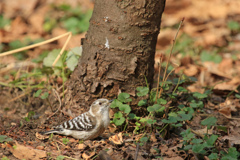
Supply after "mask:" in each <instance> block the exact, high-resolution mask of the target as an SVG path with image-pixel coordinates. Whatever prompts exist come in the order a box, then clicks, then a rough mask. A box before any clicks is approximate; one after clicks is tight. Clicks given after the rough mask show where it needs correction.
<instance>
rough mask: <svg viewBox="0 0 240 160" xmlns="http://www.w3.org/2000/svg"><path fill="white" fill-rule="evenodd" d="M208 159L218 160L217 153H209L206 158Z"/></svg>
mask: <svg viewBox="0 0 240 160" xmlns="http://www.w3.org/2000/svg"><path fill="white" fill-rule="evenodd" d="M208 158H209V159H210V160H218V159H219V157H218V154H217V153H211V154H210V155H209V156H208Z"/></svg>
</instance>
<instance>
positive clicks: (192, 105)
mask: <svg viewBox="0 0 240 160" xmlns="http://www.w3.org/2000/svg"><path fill="white" fill-rule="evenodd" d="M190 106H191V107H192V108H203V107H204V104H203V102H202V101H198V102H195V101H192V102H191V103H190Z"/></svg>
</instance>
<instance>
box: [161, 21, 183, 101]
mask: <svg viewBox="0 0 240 160" xmlns="http://www.w3.org/2000/svg"><path fill="white" fill-rule="evenodd" d="M183 21H184V18H183V19H182V20H181V22H180V24H179V26H178V29H177V33H176V35H175V37H174V39H173V44H172V47H171V50H170V53H169V57H168V60H167V64H166V68H165V71H164V74H163V82H165V81H166V80H167V79H166V75H167V70H168V64H169V62H170V58H171V56H172V52H173V48H174V45H175V43H176V39H177V35H178V32H179V30H180V28H181V27H182V24H183ZM163 84H164V83H162V85H161V89H160V92H159V98H160V97H161V93H162V91H163V89H162V87H163Z"/></svg>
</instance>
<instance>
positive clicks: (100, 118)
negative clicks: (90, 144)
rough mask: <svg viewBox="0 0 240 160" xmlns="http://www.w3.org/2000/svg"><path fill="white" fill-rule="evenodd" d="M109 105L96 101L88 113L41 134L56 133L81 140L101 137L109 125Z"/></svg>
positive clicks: (109, 102) (101, 100)
mask: <svg viewBox="0 0 240 160" xmlns="http://www.w3.org/2000/svg"><path fill="white" fill-rule="evenodd" d="M110 104H111V101H109V100H107V99H98V100H96V101H94V102H93V103H92V105H91V107H90V110H89V111H88V112H85V113H83V114H81V115H79V116H78V117H75V118H73V119H71V120H69V121H66V122H63V123H62V124H61V125H58V126H56V127H53V128H54V129H53V130H50V131H46V132H44V133H42V134H51V133H57V134H62V135H66V136H72V137H74V138H76V139H82V140H87V139H94V138H96V137H98V136H99V135H101V134H102V133H103V132H104V131H105V129H107V127H108V125H109V123H110V119H109V106H110Z"/></svg>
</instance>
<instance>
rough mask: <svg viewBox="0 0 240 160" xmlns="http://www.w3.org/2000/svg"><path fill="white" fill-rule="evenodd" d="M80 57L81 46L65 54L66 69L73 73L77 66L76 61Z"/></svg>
mask: <svg viewBox="0 0 240 160" xmlns="http://www.w3.org/2000/svg"><path fill="white" fill-rule="evenodd" d="M81 55H82V46H81V47H75V48H72V49H71V50H70V51H69V52H68V53H67V59H66V64H67V67H68V68H69V69H70V70H71V71H73V70H74V69H75V67H76V66H77V64H78V59H79V57H80V56H81Z"/></svg>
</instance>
